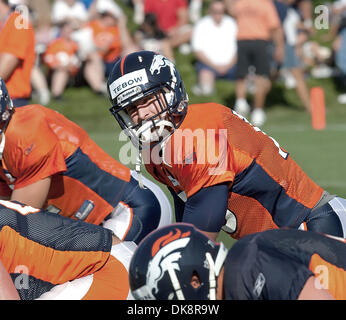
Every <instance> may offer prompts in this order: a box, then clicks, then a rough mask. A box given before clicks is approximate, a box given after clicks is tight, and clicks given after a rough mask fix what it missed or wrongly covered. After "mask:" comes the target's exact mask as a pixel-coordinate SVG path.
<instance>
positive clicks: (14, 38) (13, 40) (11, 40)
mask: <svg viewBox="0 0 346 320" xmlns="http://www.w3.org/2000/svg"><path fill="white" fill-rule="evenodd" d="M26 23H27V24H28V26H27V27H24V25H25V24H26ZM17 25H19V26H20V27H18V28H17V27H16V26H17ZM6 27H7V28H10V29H11V32H10V33H9V34H10V36H9V37H8V38H7V39H6V47H5V48H4V52H7V53H10V54H13V55H14V56H16V57H17V58H18V59H24V58H25V56H26V54H27V48H28V45H29V42H30V41H31V40H32V38H31V37H30V36H28V33H31V31H32V30H29V29H31V28H32V27H31V25H30V23H29V22H26V21H23V18H22V17H21V16H20V15H19V14H16V13H14V14H12V15H11V16H10V18H9V20H8V21H7V23H6Z"/></svg>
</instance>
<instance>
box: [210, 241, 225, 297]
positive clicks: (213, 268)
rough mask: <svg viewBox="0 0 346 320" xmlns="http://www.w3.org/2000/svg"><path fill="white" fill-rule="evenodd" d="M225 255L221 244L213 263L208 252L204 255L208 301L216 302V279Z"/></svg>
mask: <svg viewBox="0 0 346 320" xmlns="http://www.w3.org/2000/svg"><path fill="white" fill-rule="evenodd" d="M227 253H228V250H227V248H226V247H225V246H224V244H223V243H222V242H221V243H220V249H219V251H218V253H217V256H216V259H215V261H214V260H213V257H212V256H211V254H210V253H209V252H207V253H206V254H205V256H206V258H207V260H208V263H209V300H216V288H217V277H218V276H219V274H220V271H221V269H222V266H223V264H224V262H225V259H226V257H227Z"/></svg>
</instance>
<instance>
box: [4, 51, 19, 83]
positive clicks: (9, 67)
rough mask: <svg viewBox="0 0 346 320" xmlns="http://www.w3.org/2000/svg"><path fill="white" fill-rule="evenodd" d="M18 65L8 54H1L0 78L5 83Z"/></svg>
mask: <svg viewBox="0 0 346 320" xmlns="http://www.w3.org/2000/svg"><path fill="white" fill-rule="evenodd" d="M18 64H19V59H18V58H17V57H16V56H14V55H13V54H10V53H6V52H5V53H2V54H1V55H0V77H1V78H2V79H3V80H4V81H7V80H8V79H9V78H10V77H11V75H12V73H13V72H14V70H15V69H16V67H17V66H18Z"/></svg>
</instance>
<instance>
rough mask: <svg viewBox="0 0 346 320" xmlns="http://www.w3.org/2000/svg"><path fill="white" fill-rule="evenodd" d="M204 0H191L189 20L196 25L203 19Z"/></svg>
mask: <svg viewBox="0 0 346 320" xmlns="http://www.w3.org/2000/svg"><path fill="white" fill-rule="evenodd" d="M202 9H203V0H190V4H189V18H190V21H191V23H193V24H195V23H196V22H197V21H198V20H199V19H200V18H201V17H202Z"/></svg>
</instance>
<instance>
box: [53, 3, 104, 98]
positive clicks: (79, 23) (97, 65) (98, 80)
mask: <svg viewBox="0 0 346 320" xmlns="http://www.w3.org/2000/svg"><path fill="white" fill-rule="evenodd" d="M88 17H89V15H88V11H87V9H86V7H85V6H84V4H83V3H82V2H80V1H78V0H55V1H54V4H53V7H52V22H53V23H54V24H56V25H57V26H59V25H60V24H62V23H63V22H64V21H66V20H71V21H73V23H74V25H75V31H74V32H73V33H72V34H71V39H72V40H74V41H75V42H77V44H78V56H79V58H80V59H81V61H82V68H81V70H82V74H83V77H84V78H85V80H86V81H87V83H88V84H89V85H90V87H91V89H92V90H93V91H94V92H95V93H97V94H106V91H107V90H106V84H105V78H104V66H103V61H102V58H101V57H100V55H99V53H98V51H97V48H96V47H95V46H94V42H93V33H92V29H91V28H89V27H87V26H86V22H87V21H88Z"/></svg>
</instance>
